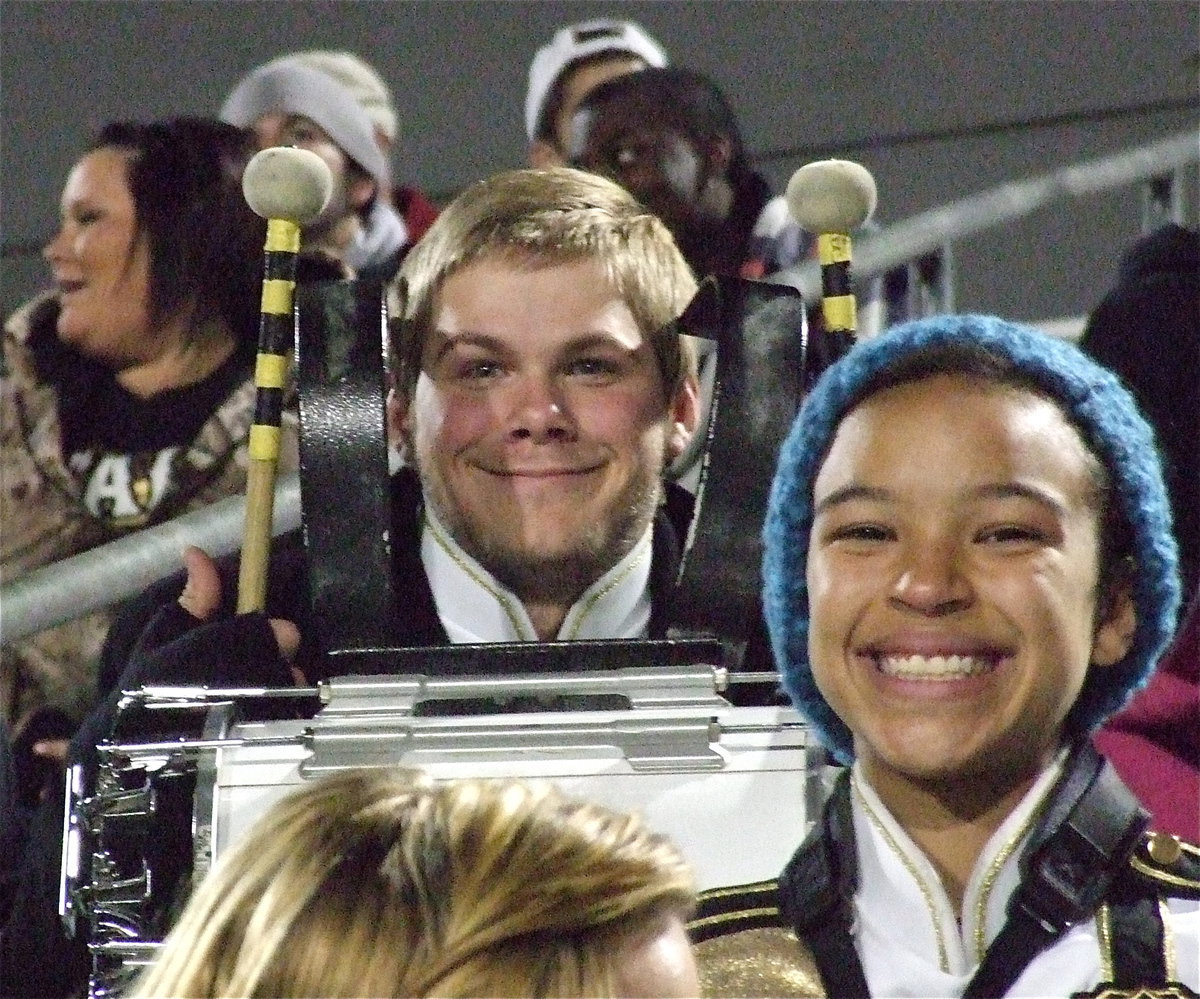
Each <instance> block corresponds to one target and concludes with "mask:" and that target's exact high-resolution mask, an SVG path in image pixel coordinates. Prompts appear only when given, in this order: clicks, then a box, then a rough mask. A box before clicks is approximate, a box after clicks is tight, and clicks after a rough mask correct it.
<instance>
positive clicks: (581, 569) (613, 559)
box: [418, 435, 667, 604]
mask: <svg viewBox="0 0 1200 999" xmlns="http://www.w3.org/2000/svg"><path fill="white" fill-rule="evenodd" d="M666 456H667V447H666V441H665V435H664V438H663V440H662V442H661V450H660V457H659V460H658V461H657V462H656V463H655V467H653V468H652V467H651V466H650V463H648V462H647V463H643V464H642V465H641V466H640V468H639V470H638V474H637V475H635V476H634V477H633V478H632V479H631V480H630V482H629V483H628V485H627V486H626V488H625V489H624V490H623V492H622V496H621V497H620V499H619V500H618V501H617V502H616V503H614V504H613V505H612V510H613V511H614V512H615V517H613V518H608V519H606V520H602V521H599V522H594V523H591V524H587V525H584V527H583V529H582V530H581V531H580V532H579V534H578V537H577V543H576V544H575V545H574V547H573V548H571V549H570V550H569V551H562V552H556V553H554V554H541V553H539V552H538V551H536V550H535V549H533V548H531V547H530V546H529V545H515V544H511V543H509V542H508V540H507V539H506V538H505V537H504V536H503V535H501V534H497V532H494V531H491V530H490V523H489V522H488V521H487V520H482V521H480V520H478V519H476V518H471V517H467V516H464V515H463V514H462V513H461V511H460V510H459V509H458V508H457V506H455V505H454V504H452V503H451V502H450V499H449V497H448V496H447V494H446V493H447V491H446V489H445V486H444V483H443V482H442V481H441V478H440V476H438V475H436V474H434V475H426V474H424V473H421V483H422V488H423V490H424V493H425V498H426V501H427V502H430V503H432V504H433V505H434V507H435V508H436V510H437V514H438V517H439V519H440V520H441V522H442V524H443V525H444V526H445V527H446V529H447V530H448V531H449V532H450V534H451V536H452V537H453V538H454V540H455V541H456V542H457V543H458V544H459V546H460V547H461V548H462V549H463V550H464V551H466V552H467V553H468V554H469V555H471V556H472V557H473V558H474V559H475V560H476V561H477V562H479V564H480V565H482V566H483V567H484V568H485V569H487V570H488V572H490V573H491V574H492V575H493V576H494V577H495V578H496V579H497V580H498V581H499V582H500V583H502V584H503V585H504V586H505V587H507V588H508V589H509V590H510V591H511V592H512V593H514V594H516V596H517V597H519V598H520V599H521V600H522V601H524V602H539V603H546V602H557V603H563V604H571V603H574V601H575V600H576V599H578V597H579V596H580V594H582V593H583V592H584V591H585V590H586V589H587V588H588V587H589V586H591V585H592V583H594V582H595V581H596V580H597V579H599V578H600V577H601V576H603V575H604V573H606V572H608V570H609V569H611V568H612V567H613V566H614V565H616V564H617V563H618V562H619V561H621V559H622V558H624V557H625V556H626V555H627V554H628V553H629V552H630V551H632V549H633V547H634V546H635V545H636V544H637V542H638V541H639V540H640V539H641V537H642V536H643V535H644V534H645V531H646V528H647V527H648V526H649V525H650V524H651V523H652V522H653V520H654V515H655V512H656V511H657V509H658V506H659V504H660V503H661V502H662V500H663V481H662V473H663V470H664V469H665V468H666ZM418 471H420V470H419V469H418Z"/></svg>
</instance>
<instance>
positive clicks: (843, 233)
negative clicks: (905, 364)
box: [787, 160, 876, 357]
mask: <svg viewBox="0 0 1200 999" xmlns="http://www.w3.org/2000/svg"><path fill="white" fill-rule="evenodd" d="M875 199H876V190H875V178H874V177H872V176H871V173H870V171H869V170H867V168H866V167H864V166H862V165H861V164H858V163H854V162H852V161H850V160H818V161H816V162H815V163H808V164H806V165H805V166H802V167H801V168H800V169H799V170H797V171H796V172H795V173H794V174H792V179H791V180H790V181H788V186H787V204H788V209H789V210H790V212H791V214H792V218H794V219H795V220H796V221H797V222H798V223H799V224H800V225H801V226H802V227H803V228H805V229H807V230H808V231H809V232H811V233H813V234H815V235H816V237H817V254H818V257H819V259H820V261H821V316H822V318H823V319H824V325H825V333H826V335H827V336H828V337H830V338H831V339H832V341H833V343H831V344H830V348H831V354H832V356H834V357H839V356H841V355H842V354H844V353H845V352H846V351H847V350H849V349H850V346H851V345H852V344H853V343H854V338H855V336H856V335H857V329H858V318H857V315H856V308H855V300H854V285H853V281H852V277H851V273H850V258H851V245H850V233H851V232H853V231H854V230H855V229H857V228H858V227H859V226H861V225H862V224H863V223H864V222H866V221H867V219H869V218H870V217H871V215H872V213H873V212H874V211H875Z"/></svg>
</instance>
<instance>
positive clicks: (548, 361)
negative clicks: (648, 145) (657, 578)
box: [400, 256, 697, 603]
mask: <svg viewBox="0 0 1200 999" xmlns="http://www.w3.org/2000/svg"><path fill="white" fill-rule="evenodd" d="M400 416H401V427H402V433H403V435H404V438H405V441H406V444H407V446H408V449H409V453H410V455H411V456H412V458H413V459H414V460H415V463H416V465H417V468H418V471H419V473H420V475H421V480H422V484H423V487H424V490H425V494H426V496H427V498H428V499H429V501H430V502H431V503H432V504H433V505H434V506H435V508H436V511H437V513H438V515H439V517H440V518H441V520H442V521H443V522H444V523H445V525H446V527H447V529H448V530H450V532H451V533H452V534H453V535H454V537H455V540H456V541H458V543H459V544H460V545H462V547H463V548H464V549H465V550H466V551H468V552H469V553H470V554H471V555H472V556H474V557H475V558H476V559H477V560H479V562H480V563H481V564H483V565H484V566H485V567H486V568H487V569H488V570H489V571H490V572H492V573H493V574H494V575H495V576H496V577H497V578H498V579H500V580H501V581H502V582H503V583H505V584H506V585H507V586H509V587H510V588H511V589H513V590H514V592H516V593H517V594H518V595H525V594H529V593H534V594H537V595H538V597H539V599H545V598H554V597H558V598H561V599H563V600H565V601H567V602H568V603H569V602H570V600H572V599H573V598H574V596H576V595H578V593H579V592H581V591H582V590H583V589H585V588H586V587H587V586H588V585H590V583H591V582H593V581H594V580H595V579H597V578H598V577H599V576H600V575H602V574H603V573H604V572H605V571H607V570H608V569H609V568H611V567H612V566H613V565H615V564H616V563H617V562H618V561H619V560H620V559H621V558H622V557H623V556H624V555H625V554H626V553H627V552H628V551H629V550H630V549H631V548H632V547H633V546H634V544H635V543H636V542H637V541H638V539H639V538H640V537H641V536H642V535H643V534H644V532H645V530H646V528H647V527H648V526H649V524H650V523H651V521H652V519H653V517H654V512H655V509H656V507H657V505H658V502H659V497H660V494H661V490H662V484H661V475H662V470H663V467H664V464H665V463H666V462H667V461H669V460H670V459H671V458H673V457H674V456H675V455H677V454H678V453H679V452H680V450H682V447H683V446H684V444H685V443H686V441H687V439H688V437H689V436H690V434H691V432H692V431H693V430H694V428H695V425H696V419H697V407H696V395H695V384H694V381H689V382H687V383H686V384H685V385H684V386H683V388H682V389H681V390H680V391H679V392H678V393H676V395H675V398H673V399H669V398H668V387H667V386H664V384H663V379H662V376H661V374H660V372H659V368H658V363H657V360H656V357H655V354H654V351H653V349H652V347H651V344H650V343H649V341H648V340H647V338H646V336H645V335H644V334H643V332H642V331H641V330H640V329H639V328H638V325H637V323H636V322H635V320H634V318H633V315H632V313H631V312H630V310H629V307H628V306H627V305H626V303H625V302H624V301H623V300H622V298H621V297H620V296H619V295H618V294H617V292H616V291H615V290H614V289H613V287H612V285H611V283H610V282H609V281H608V279H607V278H606V277H605V274H604V271H603V269H602V267H601V265H600V264H599V263H598V262H597V261H594V260H583V261H575V262H569V263H556V264H545V263H542V264H540V265H537V264H535V263H534V262H531V261H528V260H525V259H523V258H520V257H507V256H492V257H485V258H483V259H481V260H479V261H476V262H475V263H472V264H470V265H468V266H467V267H464V268H463V269H462V270H460V271H458V272H456V273H454V274H453V275H451V276H450V277H449V278H448V279H447V280H446V281H445V282H444V284H443V285H442V287H441V288H440V290H439V292H438V294H437V297H436V299H435V303H434V309H433V320H432V324H431V331H430V333H429V336H428V337H427V339H426V343H425V345H424V350H423V353H422V360H421V373H420V376H419V377H418V379H417V384H416V388H415V389H414V391H413V396H412V399H411V402H410V403H409V404H408V406H407V407H406V408H405V409H404V411H403V412H402V413H401V414H400ZM572 590H573V591H574V593H572V592H571V591H572Z"/></svg>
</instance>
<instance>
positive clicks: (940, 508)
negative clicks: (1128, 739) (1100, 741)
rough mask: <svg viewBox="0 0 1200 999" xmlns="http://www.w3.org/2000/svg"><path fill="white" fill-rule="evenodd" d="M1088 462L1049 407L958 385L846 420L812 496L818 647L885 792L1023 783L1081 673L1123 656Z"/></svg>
mask: <svg viewBox="0 0 1200 999" xmlns="http://www.w3.org/2000/svg"><path fill="white" fill-rule="evenodd" d="M1094 461H1095V459H1094V458H1093V457H1092V456H1091V455H1090V454H1089V453H1088V452H1087V450H1086V448H1085V446H1084V443H1083V441H1082V439H1081V438H1080V436H1079V434H1078V433H1077V432H1076V431H1075V429H1074V428H1073V427H1071V426H1070V425H1069V424H1068V423H1067V421H1066V419H1065V417H1064V416H1063V414H1062V413H1061V412H1060V411H1059V409H1058V408H1057V407H1056V406H1055V405H1054V404H1053V403H1051V402H1049V401H1048V400H1045V399H1042V398H1040V397H1038V396H1036V395H1034V394H1032V393H1030V392H1027V391H1024V390H1021V389H1016V388H1012V387H1007V386H1001V385H995V384H989V383H983V382H980V381H972V380H968V379H966V378H964V377H961V376H950V375H939V376H935V377H932V378H927V379H925V380H923V381H918V382H913V383H910V384H904V385H900V386H897V387H894V388H891V389H887V390H884V391H882V392H879V393H878V394H876V395H873V396H871V397H869V398H868V399H866V400H865V401H864V402H862V403H861V404H860V405H858V406H857V407H856V408H855V409H853V410H852V411H851V412H850V413H849V414H848V415H847V416H846V417H845V419H844V420H843V421H842V423H841V425H840V426H839V428H838V430H837V433H836V435H835V437H834V440H833V444H832V446H831V448H830V450H829V453H828V455H827V456H826V458H825V461H824V463H823V464H822V466H821V469H820V471H819V473H818V475H817V479H816V483H815V486H814V497H813V498H814V508H815V510H816V516H815V519H814V522H813V527H812V531H811V536H810V548H809V557H808V571H807V577H808V586H809V600H810V609H811V630H810V637H809V651H810V659H811V662H812V668H813V674H814V677H815V679H816V681H817V684H818V686H819V687H820V689H821V692H822V694H823V695H824V696H825V698H826V700H827V701H828V702H829V704H830V706H831V707H832V708H833V710H834V711H836V712H837V714H838V715H839V717H841V718H842V720H843V721H844V722H845V723H846V724H847V726H848V727H849V728H850V729H851V731H852V732H853V733H854V748H855V754H856V757H857V758H858V759H859V760H860V761H862V764H863V766H864V768H865V771H866V774H867V776H868V778H869V779H870V780H871V783H872V784H873V785H874V786H875V787H876V789H877V790H879V791H880V792H881V794H884V793H885V790H884V789H885V788H889V787H891V788H896V787H902V786H904V785H905V784H906V783H908V782H912V781H917V782H921V781H938V782H941V781H962V780H964V779H966V780H983V781H992V782H993V783H995V784H996V786H997V790H998V791H1000V792H1003V791H1005V790H1012V789H1014V788H1019V787H1020V786H1022V785H1024V784H1027V783H1028V782H1029V781H1031V780H1032V779H1033V778H1034V777H1035V776H1036V774H1037V773H1038V772H1039V771H1040V770H1041V768H1042V767H1043V766H1044V765H1045V764H1046V763H1047V762H1048V760H1049V759H1050V758H1051V756H1052V755H1053V754H1054V752H1055V750H1056V749H1057V747H1058V745H1059V742H1060V738H1061V729H1062V723H1063V719H1064V718H1065V717H1066V715H1067V712H1068V711H1069V709H1070V707H1071V705H1072V704H1073V703H1074V701H1075V699H1076V698H1077V696H1078V695H1079V691H1080V689H1081V688H1082V686H1083V683H1084V680H1085V678H1086V675H1087V671H1088V670H1089V669H1102V668H1104V667H1105V666H1107V665H1111V664H1112V663H1114V662H1116V661H1118V660H1119V659H1120V658H1121V657H1122V656H1123V655H1124V653H1125V651H1126V650H1127V647H1128V644H1129V636H1130V634H1131V631H1132V608H1131V605H1130V602H1129V600H1128V598H1122V599H1118V600H1115V601H1113V602H1112V610H1111V611H1106V612H1105V613H1104V614H1098V613H1097V606H1098V600H1099V594H1098V585H1097V579H1098V571H1099V511H1098V509H1097V506H1098V502H1097V498H1096V491H1097V490H1096V483H1095V480H1094V476H1093V473H1092V469H1093V467H1094V466H1093V463H1094ZM1105 603H1108V602H1107V601H1106V602H1105ZM1098 618H1103V620H1098Z"/></svg>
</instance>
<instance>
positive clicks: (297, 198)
mask: <svg viewBox="0 0 1200 999" xmlns="http://www.w3.org/2000/svg"><path fill="white" fill-rule="evenodd" d="M332 186H333V178H332V176H331V174H330V172H329V167H328V166H326V165H325V162H324V161H323V160H322V159H321V157H319V156H318V155H317V154H316V153H314V152H311V151H310V150H307V149H297V148H294V147H290V146H286V147H285V146H279V147H275V148H272V149H264V150H263V151H262V152H260V153H258V154H257V155H256V156H255V157H254V158H253V159H252V160H251V161H250V162H249V163H248V164H247V165H246V170H245V173H244V174H243V176H242V192H243V193H244V194H245V196H246V201H247V203H248V204H249V205H250V207H251V208H252V209H253V210H254V211H255V213H256V214H258V215H261V216H262V217H263V218H265V219H266V220H267V240H266V244H265V247H264V252H263V286H262V315H261V319H260V321H259V331H258V360H257V362H256V364H255V367H254V385H255V390H256V391H255V400H254V425H253V426H252V427H251V428H250V441H249V448H248V451H249V459H250V464H249V468H248V470H247V475H246V524H245V529H244V532H243V536H242V561H241V565H240V567H239V570H238V598H237V612H238V613H239V614H246V613H249V612H251V611H257V610H262V609H263V608H264V607H265V606H266V601H267V562H268V559H269V557H270V548H271V518H272V513H273V509H272V508H273V504H274V499H275V473H276V470H277V468H278V466H279V453H280V437H281V424H282V419H283V400H284V392H285V389H286V387H287V381H288V367H289V363H290V362H289V356H290V352H291V349H292V330H293V323H294V320H293V317H292V300H293V296H294V292H295V289H296V255H297V254H298V253H299V252H300V227H301V226H302V225H304V224H306V223H307V222H310V221H312V220H313V219H315V218H316V217H317V216H318V215H320V214H321V212H322V210H323V209H324V208H325V205H326V204H327V203H328V201H329V195H330V191H331V189H332Z"/></svg>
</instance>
